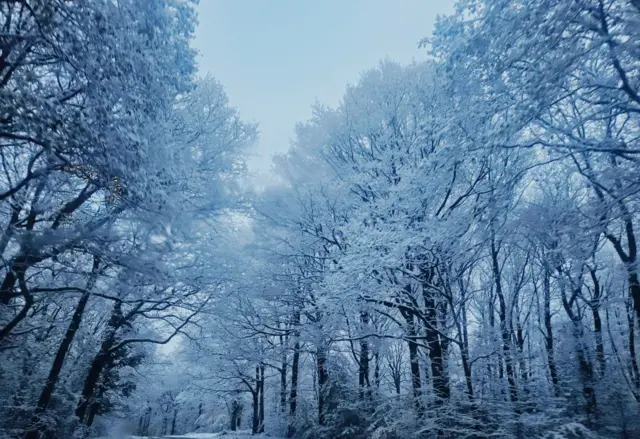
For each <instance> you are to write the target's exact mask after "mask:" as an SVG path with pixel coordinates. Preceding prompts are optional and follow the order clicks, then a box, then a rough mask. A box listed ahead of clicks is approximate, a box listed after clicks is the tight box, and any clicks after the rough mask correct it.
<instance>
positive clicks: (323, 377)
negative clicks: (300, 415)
mask: <svg viewBox="0 0 640 439" xmlns="http://www.w3.org/2000/svg"><path fill="white" fill-rule="evenodd" d="M316 370H317V373H318V424H320V425H324V423H325V419H326V413H325V402H326V398H327V393H328V388H327V384H328V379H329V375H328V374H327V354H326V352H325V350H324V348H323V347H319V348H317V349H316Z"/></svg>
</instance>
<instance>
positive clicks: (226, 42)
mask: <svg viewBox="0 0 640 439" xmlns="http://www.w3.org/2000/svg"><path fill="white" fill-rule="evenodd" d="M452 8H453V0H200V5H199V7H198V12H199V16H200V25H199V27H198V30H197V32H196V39H195V46H196V48H197V49H198V50H199V51H200V57H199V64H200V71H201V73H203V74H204V73H207V72H208V73H210V74H212V75H213V76H214V77H216V78H217V79H218V80H219V81H220V82H221V83H222V84H223V85H224V87H225V89H226V91H227V93H228V95H229V99H230V101H231V104H232V105H233V106H235V107H237V108H238V109H239V111H240V114H241V115H242V117H243V119H245V120H248V121H256V122H258V123H259V124H260V142H259V145H257V150H256V156H255V157H254V158H253V159H252V160H251V161H250V167H251V169H252V170H253V171H256V172H258V173H260V177H259V179H260V180H262V181H264V182H265V183H266V180H268V171H269V168H270V164H271V158H270V157H271V155H272V154H273V153H275V152H281V151H285V150H286V149H287V148H288V146H289V141H290V139H291V138H292V136H293V127H294V125H295V123H296V122H298V121H302V120H305V119H308V118H309V117H310V115H311V110H310V109H311V105H312V104H313V103H314V102H315V100H316V99H317V100H318V101H320V102H322V103H325V104H328V105H332V106H333V105H336V104H337V103H338V101H339V100H340V98H341V97H342V94H343V92H344V89H345V86H346V85H347V83H355V82H356V81H357V80H358V77H359V74H360V73H361V72H362V71H364V70H366V69H369V68H371V67H374V66H375V65H376V64H377V63H378V61H379V60H381V59H383V58H385V57H389V58H390V59H393V60H395V61H399V62H402V63H407V62H410V61H411V60H412V59H413V58H415V59H424V58H425V55H424V51H423V50H420V49H418V47H417V45H418V42H419V41H420V40H421V39H422V38H424V37H425V36H428V35H429V34H430V33H431V31H432V29H433V23H434V20H435V18H436V16H437V15H439V14H445V13H449V12H451V10H452Z"/></svg>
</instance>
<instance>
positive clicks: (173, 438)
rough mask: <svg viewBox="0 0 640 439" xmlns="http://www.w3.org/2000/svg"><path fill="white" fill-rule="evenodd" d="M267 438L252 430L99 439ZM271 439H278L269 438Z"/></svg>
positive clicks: (105, 438)
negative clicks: (254, 433) (252, 432)
mask: <svg viewBox="0 0 640 439" xmlns="http://www.w3.org/2000/svg"><path fill="white" fill-rule="evenodd" d="M263 437H264V438H266V437H267V436H265V435H251V430H242V431H236V432H228V431H223V432H220V433H187V434H184V435H173V436H127V437H126V438H115V437H109V436H104V437H100V438H97V439H249V438H251V439H261V438H263ZM269 438H270V439H277V438H273V437H271V436H269Z"/></svg>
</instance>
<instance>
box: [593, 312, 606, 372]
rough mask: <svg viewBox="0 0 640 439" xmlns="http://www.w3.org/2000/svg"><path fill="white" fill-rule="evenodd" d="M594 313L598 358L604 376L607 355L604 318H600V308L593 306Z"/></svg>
mask: <svg viewBox="0 0 640 439" xmlns="http://www.w3.org/2000/svg"><path fill="white" fill-rule="evenodd" d="M592 313H593V326H594V328H593V329H594V333H595V338H596V360H597V361H598V365H599V366H600V371H599V372H600V375H602V376H604V373H605V366H606V363H605V357H604V342H603V340H602V319H601V318H600V312H599V311H598V308H592Z"/></svg>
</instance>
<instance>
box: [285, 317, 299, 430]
mask: <svg viewBox="0 0 640 439" xmlns="http://www.w3.org/2000/svg"><path fill="white" fill-rule="evenodd" d="M292 326H293V328H294V330H293V337H294V338H295V343H294V345H293V359H292V360H291V391H290V393H289V416H291V418H292V419H291V421H290V423H289V425H288V426H287V434H286V436H287V438H291V437H293V435H294V434H295V432H296V430H295V425H294V422H293V418H294V417H295V415H296V408H297V404H298V369H299V364H300V330H299V327H300V312H299V311H296V312H294V313H293V321H292Z"/></svg>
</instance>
